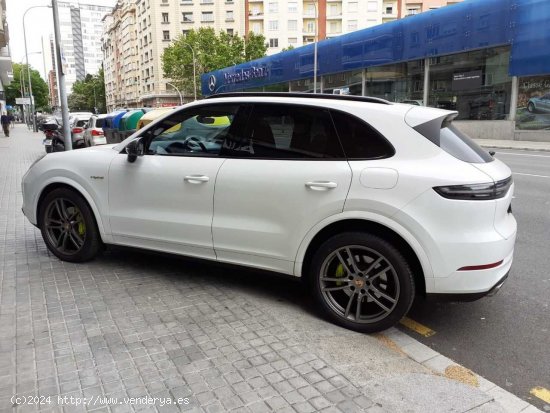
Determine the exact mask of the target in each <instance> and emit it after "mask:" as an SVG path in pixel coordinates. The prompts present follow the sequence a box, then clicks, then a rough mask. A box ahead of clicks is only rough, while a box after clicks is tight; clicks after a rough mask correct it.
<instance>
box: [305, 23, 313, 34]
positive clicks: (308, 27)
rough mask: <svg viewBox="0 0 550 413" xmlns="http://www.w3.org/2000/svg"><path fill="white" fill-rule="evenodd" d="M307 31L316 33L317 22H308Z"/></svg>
mask: <svg viewBox="0 0 550 413" xmlns="http://www.w3.org/2000/svg"><path fill="white" fill-rule="evenodd" d="M306 33H315V22H311V21H310V22H307V25H306Z"/></svg>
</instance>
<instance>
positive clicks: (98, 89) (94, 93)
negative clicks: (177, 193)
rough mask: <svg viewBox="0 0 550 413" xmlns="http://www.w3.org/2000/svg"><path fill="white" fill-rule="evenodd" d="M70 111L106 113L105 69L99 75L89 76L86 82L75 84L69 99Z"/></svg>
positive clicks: (79, 81)
mask: <svg viewBox="0 0 550 413" xmlns="http://www.w3.org/2000/svg"><path fill="white" fill-rule="evenodd" d="M67 103H68V104H69V110H71V111H87V112H95V111H96V110H97V113H105V111H106V110H107V109H106V108H107V104H106V102H105V81H104V73H103V68H101V69H99V72H98V74H97V75H90V74H87V75H86V77H85V78H84V80H77V81H76V82H74V83H73V88H72V91H71V94H70V95H69V97H68V98H67Z"/></svg>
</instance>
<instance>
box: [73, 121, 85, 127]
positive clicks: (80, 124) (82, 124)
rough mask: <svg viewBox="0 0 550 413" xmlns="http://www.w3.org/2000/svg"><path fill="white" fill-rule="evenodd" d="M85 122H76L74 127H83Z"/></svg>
mask: <svg viewBox="0 0 550 413" xmlns="http://www.w3.org/2000/svg"><path fill="white" fill-rule="evenodd" d="M86 122H87V121H85V120H77V121H76V125H75V126H84V125H85V124H86Z"/></svg>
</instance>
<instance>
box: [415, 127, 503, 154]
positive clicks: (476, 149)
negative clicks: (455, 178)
mask: <svg viewBox="0 0 550 413" xmlns="http://www.w3.org/2000/svg"><path fill="white" fill-rule="evenodd" d="M414 129H415V130H416V131H417V132H418V133H420V134H421V135H422V136H424V137H425V138H426V139H428V140H430V141H431V142H433V143H434V144H436V145H437V146H439V147H440V148H441V149H443V150H444V151H445V152H447V153H449V154H450V155H453V156H454V157H455V158H457V159H460V160H461V161H464V162H470V163H487V162H492V161H494V158H493V157H492V156H491V155H489V153H488V152H486V151H484V150H483V149H482V148H481V147H480V146H479V145H478V144H477V143H475V142H474V141H473V140H472V139H471V138H470V137H469V136H468V135H466V134H465V133H463V132H461V131H459V130H458V129H457V128H456V126H454V125H453V124H452V123H451V122H450V121H448V120H447V119H441V118H437V119H433V120H431V121H429V122H426V123H422V124H420V125H418V126H415V127H414Z"/></svg>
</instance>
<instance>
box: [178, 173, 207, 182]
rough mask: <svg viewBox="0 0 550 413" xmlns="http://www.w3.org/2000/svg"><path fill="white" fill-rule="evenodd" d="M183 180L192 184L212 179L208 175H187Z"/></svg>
mask: <svg viewBox="0 0 550 413" xmlns="http://www.w3.org/2000/svg"><path fill="white" fill-rule="evenodd" d="M183 180H184V181H185V182H189V183H190V184H202V183H205V182H208V181H210V178H209V177H207V176H206V175H187V176H186V177H185V178H183Z"/></svg>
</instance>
